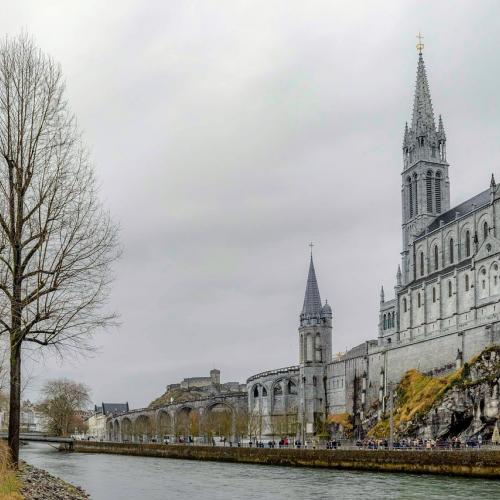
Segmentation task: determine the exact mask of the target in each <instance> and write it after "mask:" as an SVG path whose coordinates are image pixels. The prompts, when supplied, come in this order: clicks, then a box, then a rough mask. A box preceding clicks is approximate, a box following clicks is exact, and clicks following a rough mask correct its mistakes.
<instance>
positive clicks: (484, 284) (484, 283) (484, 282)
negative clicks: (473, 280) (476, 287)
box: [482, 280, 486, 290]
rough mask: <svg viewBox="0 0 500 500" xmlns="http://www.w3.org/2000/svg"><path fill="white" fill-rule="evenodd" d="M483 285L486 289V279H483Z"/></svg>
mask: <svg viewBox="0 0 500 500" xmlns="http://www.w3.org/2000/svg"><path fill="white" fill-rule="evenodd" d="M482 287H483V290H485V289H486V280H483V282H482Z"/></svg>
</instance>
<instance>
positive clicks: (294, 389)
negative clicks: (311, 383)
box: [288, 380, 297, 394]
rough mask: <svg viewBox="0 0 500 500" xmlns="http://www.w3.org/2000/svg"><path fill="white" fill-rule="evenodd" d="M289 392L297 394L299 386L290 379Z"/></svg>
mask: <svg viewBox="0 0 500 500" xmlns="http://www.w3.org/2000/svg"><path fill="white" fill-rule="evenodd" d="M288 394H297V386H296V385H295V384H294V383H293V382H292V381H291V380H289V381H288Z"/></svg>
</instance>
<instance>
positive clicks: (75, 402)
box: [38, 379, 90, 436]
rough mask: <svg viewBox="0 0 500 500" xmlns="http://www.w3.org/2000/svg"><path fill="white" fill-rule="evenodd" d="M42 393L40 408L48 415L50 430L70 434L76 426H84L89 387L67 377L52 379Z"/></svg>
mask: <svg viewBox="0 0 500 500" xmlns="http://www.w3.org/2000/svg"><path fill="white" fill-rule="evenodd" d="M42 395H43V397H44V399H43V401H42V402H41V403H40V404H39V405H38V409H39V410H40V411H41V412H42V413H43V414H44V415H45V416H46V417H47V420H48V427H49V432H51V433H52V434H54V435H56V436H68V435H69V434H71V431H73V430H74V429H75V428H77V429H78V430H81V429H82V428H83V420H82V417H81V412H82V411H83V410H86V409H87V407H88V405H89V404H90V396H89V389H88V387H86V386H85V385H83V384H79V383H77V382H73V381H71V380H66V379H58V380H50V381H49V382H47V383H46V384H45V385H44V387H43V389H42Z"/></svg>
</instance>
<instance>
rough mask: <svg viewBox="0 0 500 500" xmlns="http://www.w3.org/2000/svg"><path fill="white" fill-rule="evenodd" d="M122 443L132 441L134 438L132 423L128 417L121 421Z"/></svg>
mask: <svg viewBox="0 0 500 500" xmlns="http://www.w3.org/2000/svg"><path fill="white" fill-rule="evenodd" d="M121 423H122V441H124V442H129V441H132V439H133V437H134V433H133V425H132V421H131V420H130V418H128V417H124V418H123V419H122V422H121Z"/></svg>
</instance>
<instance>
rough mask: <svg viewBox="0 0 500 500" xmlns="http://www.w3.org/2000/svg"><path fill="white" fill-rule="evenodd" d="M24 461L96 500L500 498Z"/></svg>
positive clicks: (401, 484) (386, 483) (371, 483)
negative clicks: (44, 470)
mask: <svg viewBox="0 0 500 500" xmlns="http://www.w3.org/2000/svg"><path fill="white" fill-rule="evenodd" d="M375 453H376V452H375ZM21 457H22V458H23V460H25V461H27V462H29V463H30V464H32V465H35V466H37V467H41V468H44V469H46V470H47V471H48V472H50V473H52V474H54V475H56V476H59V477H61V478H63V479H65V480H67V481H69V482H71V483H73V484H76V485H79V486H81V487H83V488H84V489H85V490H87V492H88V493H90V494H91V496H92V498H93V499H95V500H109V499H112V500H126V499H131V500H136V499H140V500H164V499H184V498H186V499H189V500H193V499H203V500H212V499H213V500H237V499H259V500H260V499H273V500H274V499H277V500H280V499H283V500H303V499H309V498H311V499H312V498H314V499H316V500H322V499H330V498H331V499H335V500H344V499H347V500H348V499H356V500H361V499H364V498H369V499H370V500H375V499H393V498H398V499H399V498H400V499H426V500H430V499H442V498H450V499H470V498H474V499H488V500H492V499H500V481H492V480H482V479H467V478H455V477H446V476H428V475H427V476H426V475H416V474H383V473H374V472H358V471H335V470H331V469H329V470H328V469H309V468H293V467H276V466H267V465H247V464H228V463H218V462H197V461H189V460H173V459H167V458H151V457H127V456H121V455H99V454H86V453H61V452H58V451H56V450H54V448H51V447H50V446H48V445H45V444H39V443H36V444H29V445H28V446H24V447H23V448H22V450H21Z"/></svg>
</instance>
